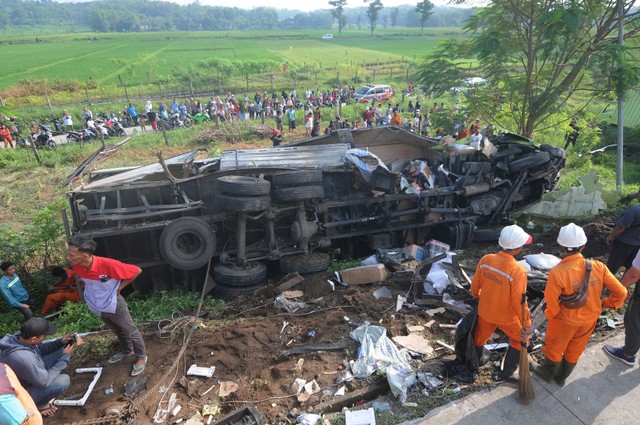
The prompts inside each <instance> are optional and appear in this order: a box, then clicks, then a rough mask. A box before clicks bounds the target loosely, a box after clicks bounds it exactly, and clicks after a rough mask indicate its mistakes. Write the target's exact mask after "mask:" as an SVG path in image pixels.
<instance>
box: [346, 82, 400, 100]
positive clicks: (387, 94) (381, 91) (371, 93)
mask: <svg viewBox="0 0 640 425" xmlns="http://www.w3.org/2000/svg"><path fill="white" fill-rule="evenodd" d="M392 97H393V89H392V88H391V86H388V85H386V84H366V85H364V86H362V87H360V88H359V89H358V90H357V91H356V92H355V93H354V94H353V98H354V99H355V100H356V102H358V103H367V102H385V101H387V100H389V99H391V98H392Z"/></svg>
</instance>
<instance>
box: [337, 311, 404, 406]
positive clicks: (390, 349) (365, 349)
mask: <svg viewBox="0 0 640 425" xmlns="http://www.w3.org/2000/svg"><path fill="white" fill-rule="evenodd" d="M349 336H350V337H351V338H352V339H355V340H356V341H359V342H360V344H361V351H360V357H359V358H358V360H357V361H356V362H352V364H351V371H352V372H353V375H354V376H355V377H356V378H366V377H368V376H370V375H371V374H372V373H373V372H375V371H376V370H380V371H382V372H384V373H385V374H386V375H387V380H388V381H389V386H390V387H391V391H392V393H393V394H394V396H396V397H398V398H399V399H400V401H402V402H404V401H405V400H406V398H407V390H408V389H409V387H410V386H411V385H413V384H414V383H415V381H416V375H415V372H414V371H413V369H412V368H411V365H410V364H409V361H410V356H409V353H408V352H407V350H399V349H398V347H397V346H396V345H395V344H394V343H393V341H391V340H390V339H389V338H387V330H386V329H385V328H383V327H382V326H371V325H369V324H368V323H367V324H364V325H362V326H359V327H358V328H356V329H354V330H353V331H352V332H350V333H349Z"/></svg>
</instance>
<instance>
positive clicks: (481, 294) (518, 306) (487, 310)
mask: <svg viewBox="0 0 640 425" xmlns="http://www.w3.org/2000/svg"><path fill="white" fill-rule="evenodd" d="M525 292H527V272H526V271H525V269H524V267H523V266H522V265H520V264H518V262H517V261H516V260H515V258H513V256H512V255H510V254H507V253H506V252H504V251H500V252H498V253H497V254H489V255H485V256H484V257H482V259H480V262H479V263H478V267H477V269H476V274H475V275H474V276H473V280H472V281H471V294H472V295H473V296H474V297H475V298H478V299H479V300H480V301H479V303H478V323H477V325H476V332H475V335H474V343H475V345H476V346H478V347H479V346H482V345H484V344H486V342H487V341H488V340H489V337H490V336H491V334H492V333H493V332H494V331H495V330H496V328H500V330H502V332H504V333H505V334H506V335H507V336H508V337H509V345H510V346H512V347H513V348H515V349H516V350H520V330H521V329H522V294H524V293H525ZM525 324H526V326H531V315H530V313H529V307H528V305H527V304H526V302H525Z"/></svg>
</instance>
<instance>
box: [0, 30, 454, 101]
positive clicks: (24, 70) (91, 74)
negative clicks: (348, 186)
mask: <svg viewBox="0 0 640 425" xmlns="http://www.w3.org/2000/svg"><path fill="white" fill-rule="evenodd" d="M36 35H37V34H24V35H16V34H2V42H1V43H0V45H1V47H2V52H3V57H4V58H12V59H11V60H9V61H3V72H2V73H1V74H0V91H5V90H7V89H9V88H10V87H12V86H14V85H15V84H17V83H18V82H19V81H21V80H48V81H55V80H75V81H78V82H81V83H85V82H88V81H94V82H96V83H99V84H101V85H113V84H118V82H119V80H118V75H120V76H121V78H123V79H125V80H126V81H127V84H128V85H137V84H147V83H148V82H153V81H154V80H158V79H165V80H166V79H169V78H170V77H171V75H172V70H174V69H175V68H176V67H183V68H187V69H188V68H189V67H190V66H192V65H195V64H197V63H198V62H202V61H205V60H208V59H212V58H223V59H230V60H244V59H252V60H256V59H269V60H272V61H275V62H277V63H282V62H284V61H287V62H288V63H289V67H290V69H291V70H295V69H296V67H299V66H303V65H304V64H307V65H314V66H316V67H317V68H319V69H320V70H323V72H325V73H327V74H328V71H329V70H331V73H332V74H333V71H335V70H340V69H352V70H355V69H356V68H357V67H361V66H362V65H363V64H365V66H366V67H375V66H377V65H378V64H379V65H382V64H389V63H393V64H394V66H397V67H398V70H399V71H398V72H400V70H402V69H404V68H406V67H408V66H410V64H411V63H412V62H413V61H417V60H420V59H421V58H422V57H423V56H424V55H425V54H426V53H427V52H429V51H430V50H431V49H433V48H434V46H435V45H436V44H437V43H438V42H439V41H440V40H443V39H445V38H450V37H464V33H463V32H462V30H460V29H457V28H437V29H435V28H434V29H431V28H427V29H425V31H424V33H421V32H420V31H419V30H417V29H397V28H395V29H386V30H385V29H378V30H376V32H375V37H374V38H371V37H370V35H369V31H368V30H364V29H363V30H361V31H354V30H350V31H348V32H344V33H343V36H342V37H341V38H337V33H335V36H336V38H334V39H333V40H322V39H321V35H322V33H321V32H320V31H293V30H292V31H269V32H267V31H235V32H234V31H230V32H206V31H202V32H154V33H76V34H46V35H42V36H40V38H42V40H43V41H42V42H40V43H36V42H35V37H36ZM94 38H95V39H94Z"/></svg>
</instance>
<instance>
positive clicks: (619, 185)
mask: <svg viewBox="0 0 640 425" xmlns="http://www.w3.org/2000/svg"><path fill="white" fill-rule="evenodd" d="M623 44H624V2H623V1H622V0H618V45H619V46H620V47H621V48H622V46H623ZM622 55H623V53H622V51H620V53H619V57H618V67H619V69H618V141H617V142H618V143H617V145H618V155H617V158H616V190H618V191H620V190H622V185H623V184H624V182H623V179H622V170H623V162H624V156H623V153H624V152H623V146H624V86H623V83H622V60H623V57H622Z"/></svg>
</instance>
